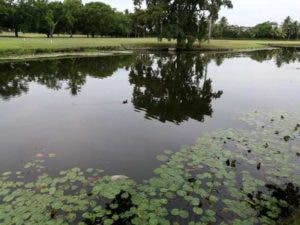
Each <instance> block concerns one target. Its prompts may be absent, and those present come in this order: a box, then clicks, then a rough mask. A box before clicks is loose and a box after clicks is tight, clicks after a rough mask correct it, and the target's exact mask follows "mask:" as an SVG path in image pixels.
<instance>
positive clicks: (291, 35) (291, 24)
mask: <svg viewBox="0 0 300 225" xmlns="http://www.w3.org/2000/svg"><path fill="white" fill-rule="evenodd" d="M298 29H299V25H298V22H297V21H293V20H292V18H291V17H290V16H288V17H287V18H286V19H285V20H284V21H283V24H282V31H283V33H284V35H285V37H286V38H287V39H288V40H290V39H296V38H298V32H299V30H298Z"/></svg>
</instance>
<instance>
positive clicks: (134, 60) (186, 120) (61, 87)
mask: <svg viewBox="0 0 300 225" xmlns="http://www.w3.org/2000/svg"><path fill="white" fill-rule="evenodd" d="M299 103H300V53H299V52H291V51H287V50H279V51H260V52H251V53H235V54H233V53H226V54H224V53H206V54H201V53H181V54H180V53H173V54H170V53H141V54H133V55H123V56H107V57H97V58H68V59H55V60H40V61H26V62H11V63H1V64H0V171H6V170H8V169H9V170H18V169H19V168H22V167H23V166H24V164H25V163H26V162H28V161H30V160H31V159H32V158H33V157H34V156H35V155H36V154H38V153H41V152H42V153H43V152H44V153H55V154H56V156H57V158H56V159H55V160H53V162H52V164H51V165H50V166H49V168H48V169H49V172H50V173H51V172H53V173H54V172H57V171H60V170H63V169H66V168H71V167H74V166H78V167H81V168H83V169H84V168H89V167H99V168H103V169H105V170H106V171H108V173H110V174H126V175H128V176H130V177H132V178H135V179H146V178H148V177H151V176H152V170H153V168H155V167H157V166H158V165H159V162H158V161H157V160H156V155H158V154H159V153H161V152H163V151H164V150H166V149H171V150H174V151H177V150H179V149H180V147H181V146H182V145H191V144H193V143H194V142H195V141H196V140H197V138H198V137H199V136H200V135H201V134H203V133H206V132H209V131H212V130H216V129H219V128H230V127H236V128H243V127H244V126H245V125H243V124H242V123H241V122H239V121H238V120H237V114H238V113H240V112H248V111H253V110H278V109H282V110H288V111H296V110H298V109H299Z"/></svg>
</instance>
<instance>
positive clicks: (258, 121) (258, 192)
mask: <svg viewBox="0 0 300 225" xmlns="http://www.w3.org/2000/svg"><path fill="white" fill-rule="evenodd" d="M299 118H300V117H299V115H296V114H292V113H284V112H278V113H274V112H271V113H260V112H253V113H249V114H244V115H242V117H241V120H243V121H245V122H246V123H247V124H248V125H249V129H247V130H237V129H226V130H219V131H216V132H212V133H208V134H205V135H203V136H201V137H200V138H199V140H198V141H197V143H196V144H195V145H193V146H187V147H183V148H182V149H181V150H180V151H178V152H175V153H173V152H172V151H165V152H164V154H162V155H159V156H158V157H157V158H158V160H160V161H162V164H161V165H160V166H159V167H158V168H156V169H155V170H154V174H155V175H154V176H153V177H152V178H151V179H149V180H146V181H144V182H143V183H136V182H135V181H134V180H132V179H129V178H128V177H126V176H108V175H106V174H105V173H104V172H103V171H102V170H101V169H94V168H89V169H86V170H85V171H83V170H81V169H80V168H73V169H70V170H66V171H61V172H60V173H59V174H58V175H57V176H49V175H48V174H46V171H47V168H46V167H45V166H44V163H45V162H46V161H48V160H55V158H53V157H55V155H52V154H51V155H50V154H48V155H46V156H47V157H45V158H40V157H38V159H35V160H33V161H32V162H29V163H27V164H26V165H25V167H24V171H17V172H10V171H6V172H3V173H2V175H1V176H0V224H16V225H19V224H30V225H31V224H32V225H34V224H79V225H83V224H88V225H96V224H99V225H109V224H110V225H119V224H125V225H127V224H128V225H140V224H146V225H147V224H150V225H171V224H174V225H175V224H179V225H181V224H188V225H204V224H221V225H226V224H227V225H230V224H236V225H238V224H247V225H248V224H249V225H250V224H275V222H276V221H277V220H278V219H280V218H284V217H288V216H290V215H291V214H292V213H293V212H294V210H296V209H299V202H300V193H299V187H300V178H299V172H300V168H299V160H300V159H299V157H298V154H299V152H300V129H299V126H298V124H299ZM287 136H288V137H289V139H288V140H287V138H284V137H287ZM40 156H41V155H40ZM28 171H30V172H32V173H28ZM28 174H30V176H29V177H28ZM32 174H34V177H32Z"/></svg>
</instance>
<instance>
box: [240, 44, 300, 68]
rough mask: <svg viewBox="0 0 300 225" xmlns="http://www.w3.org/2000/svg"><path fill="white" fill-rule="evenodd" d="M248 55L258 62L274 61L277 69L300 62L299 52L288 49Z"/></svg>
mask: <svg viewBox="0 0 300 225" xmlns="http://www.w3.org/2000/svg"><path fill="white" fill-rule="evenodd" d="M246 55H247V56H249V57H250V58H251V59H253V60H255V61H258V62H264V61H270V60H273V61H274V62H275V64H276V66H277V67H281V66H283V65H285V64H290V63H295V62H300V53H299V52H298V51H297V50H293V49H287V48H282V49H275V50H265V51H253V52H248V53H247V54H246Z"/></svg>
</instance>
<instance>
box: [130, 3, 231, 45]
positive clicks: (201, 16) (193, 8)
mask: <svg viewBox="0 0 300 225" xmlns="http://www.w3.org/2000/svg"><path fill="white" fill-rule="evenodd" d="M143 2H146V5H147V10H146V13H147V14H148V15H149V16H150V17H151V18H152V26H153V29H154V30H155V32H156V34H157V35H158V36H159V37H160V38H168V39H176V40H177V45H178V47H180V48H182V47H184V48H190V47H192V45H193V43H194V42H195V41H196V40H202V39H204V38H205V37H206V36H207V30H208V24H209V21H211V20H212V19H215V18H218V13H219V11H220V9H221V7H223V6H224V7H229V8H231V7H232V3H231V1H230V0H212V1H207V0H205V1H203V0H198V1H182V0H175V1H170V0H169V1H165V0H149V1H144V0H135V1H134V3H135V5H137V6H141V4H142V3H143Z"/></svg>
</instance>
